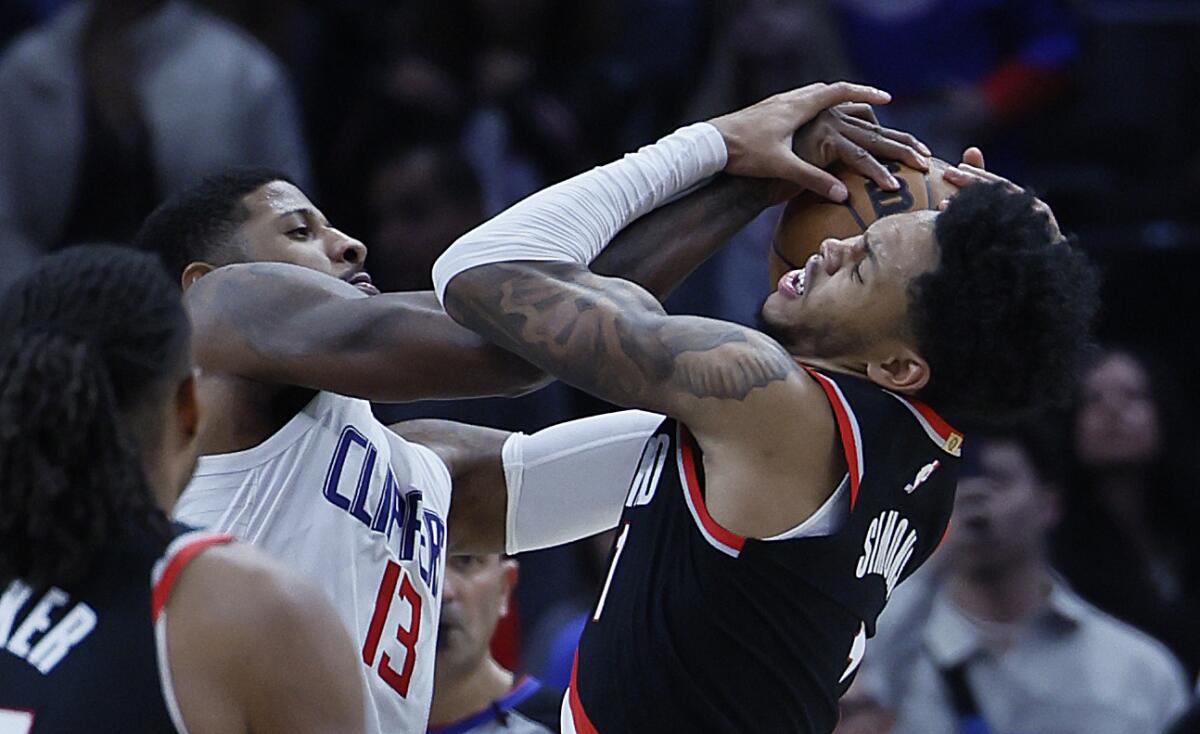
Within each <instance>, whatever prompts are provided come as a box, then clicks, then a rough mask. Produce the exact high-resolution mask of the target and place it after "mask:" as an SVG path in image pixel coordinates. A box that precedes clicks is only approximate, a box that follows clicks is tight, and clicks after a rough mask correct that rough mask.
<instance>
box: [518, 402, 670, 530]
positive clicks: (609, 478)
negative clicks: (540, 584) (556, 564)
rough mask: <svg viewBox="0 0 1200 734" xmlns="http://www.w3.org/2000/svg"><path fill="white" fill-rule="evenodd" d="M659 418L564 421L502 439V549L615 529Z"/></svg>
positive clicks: (630, 415) (634, 414)
mask: <svg viewBox="0 0 1200 734" xmlns="http://www.w3.org/2000/svg"><path fill="white" fill-rule="evenodd" d="M662 422H663V416H661V415H656V414H654V413H647V412H646V411H644V410H623V411H620V412H618V413H608V414H605V415H598V416H593V417H591V418H583V419H580V420H574V421H568V422H566V423H560V424H558V425H556V426H551V427H550V428H546V429H544V430H541V431H538V432H537V433H534V434H532V435H528V436H527V435H525V434H523V433H514V434H512V435H511V436H509V437H508V440H506V441H505V442H504V449H503V452H502V457H503V460H504V480H505V483H506V484H507V485H508V512H507V516H506V519H505V540H504V545H505V552H507V553H510V554H512V553H521V552H523V551H530V550H537V549H539V548H548V547H550V546H553V545H560V544H562V543H569V542H571V541H573V540H579V539H580V538H586V537H588V536H589V535H595V534H596V533H599V532H601V531H604V530H608V529H610V528H614V527H616V525H617V522H618V521H619V520H620V519H621V510H622V508H623V507H624V505H625V495H626V494H627V493H628V492H629V487H630V485H631V484H632V482H633V476H634V474H635V473H636V472H637V469H638V465H639V464H640V463H641V457H642V451H643V449H644V448H645V446H646V440H647V439H648V438H650V437H651V436H652V435H654V431H655V430H657V429H658V427H659V426H660V425H662Z"/></svg>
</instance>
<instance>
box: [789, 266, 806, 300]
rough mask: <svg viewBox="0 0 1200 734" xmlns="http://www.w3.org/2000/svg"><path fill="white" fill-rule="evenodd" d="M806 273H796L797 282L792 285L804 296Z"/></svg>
mask: <svg viewBox="0 0 1200 734" xmlns="http://www.w3.org/2000/svg"><path fill="white" fill-rule="evenodd" d="M804 274H805V273H804V271H803V270H801V271H800V272H798V273H796V281H795V282H794V283H792V287H793V288H795V289H796V293H798V294H799V295H804Z"/></svg>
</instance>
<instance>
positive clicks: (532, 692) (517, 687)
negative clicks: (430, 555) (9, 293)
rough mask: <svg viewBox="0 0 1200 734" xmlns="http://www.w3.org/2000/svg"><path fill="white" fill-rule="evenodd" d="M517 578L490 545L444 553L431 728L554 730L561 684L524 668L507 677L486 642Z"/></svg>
mask: <svg viewBox="0 0 1200 734" xmlns="http://www.w3.org/2000/svg"><path fill="white" fill-rule="evenodd" d="M516 583H517V562H516V561H515V560H511V559H505V558H502V557H501V556H499V555H497V554H495V553H489V554H484V555H461V556H453V557H451V558H450V559H449V560H447V561H446V587H445V592H444V594H443V597H442V619H441V624H440V625H439V626H438V639H437V668H436V670H435V672H434V678H433V706H432V707H431V708H430V712H429V724H430V726H429V732H430V734H468V732H469V733H470V734H501V733H502V732H514V734H518V733H519V734H546V732H557V731H558V705H559V703H560V702H561V701H562V689H561V688H560V689H558V690H553V689H550V688H545V687H543V686H542V684H541V682H540V681H538V680H536V679H535V678H530V677H529V676H522V677H521V678H520V679H519V680H514V677H513V674H512V673H511V672H510V671H508V670H505V669H504V668H503V667H501V666H500V664H499V663H497V662H496V661H495V659H493V658H492V656H491V653H490V652H489V649H488V648H489V644H490V643H491V640H492V634H493V633H494V632H495V631H496V623H497V622H499V621H500V618H501V617H503V616H504V615H505V614H506V613H507V610H508V605H509V599H510V598H511V596H512V590H513V587H514V586H515V585H516Z"/></svg>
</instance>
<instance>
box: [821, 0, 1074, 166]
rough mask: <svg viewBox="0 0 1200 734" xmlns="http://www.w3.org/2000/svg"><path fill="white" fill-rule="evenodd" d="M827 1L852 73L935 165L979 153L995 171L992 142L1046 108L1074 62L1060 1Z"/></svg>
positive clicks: (996, 150) (1068, 21) (1001, 153)
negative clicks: (878, 91)
mask: <svg viewBox="0 0 1200 734" xmlns="http://www.w3.org/2000/svg"><path fill="white" fill-rule="evenodd" d="M833 1H834V6H835V8H836V10H837V14H838V19H839V21H840V24H841V35H842V39H843V41H844V43H845V44H846V49H847V51H848V53H849V55H850V60H851V63H852V65H853V66H854V67H855V68H856V69H857V72H858V74H859V75H861V77H862V80H863V81H866V82H868V83H871V84H875V85H878V86H880V87H882V88H883V89H886V90H888V91H889V92H891V93H892V94H893V95H894V96H895V100H894V101H893V102H892V104H891V105H889V106H888V107H887V110H886V115H887V120H888V122H889V123H890V124H891V125H892V126H894V127H899V128H903V129H908V130H910V131H911V132H913V133H914V134H916V135H917V136H918V137H921V138H922V139H923V140H924V141H925V142H926V143H927V144H928V145H929V146H930V147H932V148H933V151H934V153H935V154H937V155H939V156H941V157H943V158H952V159H955V160H957V156H958V154H959V153H960V152H961V151H962V150H963V148H964V147H965V146H966V145H974V144H979V145H985V146H988V147H985V150H988V152H989V159H988V160H989V162H991V163H992V165H993V166H995V165H996V164H997V163H1001V162H1002V161H1001V160H999V159H1001V158H1002V157H1007V155H1010V154H1011V153H1012V151H1011V150H1006V149H1005V147H1004V146H1003V145H1002V144H999V141H997V140H996V138H995V133H997V132H998V131H1000V130H1001V129H1003V128H1007V127H1010V126H1011V125H1012V124H1013V123H1016V122H1019V121H1022V120H1027V119H1028V117H1029V115H1030V114H1032V113H1035V112H1038V111H1040V110H1041V109H1043V108H1044V107H1046V105H1047V104H1049V103H1050V102H1052V101H1054V99H1055V98H1056V97H1057V96H1058V95H1059V94H1060V93H1061V92H1062V91H1063V90H1064V89H1065V87H1066V86H1067V81H1068V65H1069V64H1070V63H1071V61H1072V60H1073V59H1074V58H1075V57H1076V55H1077V54H1078V52H1079V39H1078V36H1077V32H1076V29H1075V25H1074V18H1073V15H1072V13H1071V12H1070V7H1069V6H1068V5H1067V4H1066V3H1065V2H1064V1H1063V0H908V1H907V2H897V0H833ZM1005 162H1007V161H1005ZM1000 169H1001V170H1006V171H1008V172H1009V173H1010V174H1011V173H1013V171H1012V166H1011V165H1001V166H1000Z"/></svg>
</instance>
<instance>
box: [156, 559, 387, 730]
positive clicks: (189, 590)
mask: <svg viewBox="0 0 1200 734" xmlns="http://www.w3.org/2000/svg"><path fill="white" fill-rule="evenodd" d="M167 614H168V631H167V637H168V649H169V650H170V665H171V670H172V675H173V678H174V680H175V683H176V685H175V691H176V695H177V697H178V700H179V706H180V711H181V712H182V714H183V717H184V721H185V723H187V724H188V728H189V730H192V731H197V732H199V731H210V732H226V731H239V732H240V731H246V729H247V728H248V729H249V730H251V731H257V732H283V731H288V732H309V731H312V732H316V731H348V732H357V731H361V730H362V726H363V723H362V717H363V702H362V690H361V684H360V682H359V675H358V672H357V665H356V662H355V656H354V651H353V643H352V642H351V640H350V636H349V633H348V632H347V630H346V629H345V627H344V626H343V624H342V622H341V620H340V619H339V618H338V615H337V613H336V612H335V611H334V608H333V606H332V604H331V602H330V600H329V599H328V598H326V597H325V595H324V594H323V593H322V592H321V591H320V590H319V589H317V588H316V587H315V586H313V585H312V584H310V583H309V582H308V581H307V580H305V579H303V578H302V577H301V576H300V575H299V574H297V573H295V572H293V571H291V570H289V569H288V568H286V567H284V566H283V565H282V564H280V563H278V562H277V561H274V560H273V559H271V558H270V557H268V556H267V555H266V554H264V553H262V552H261V551H259V550H257V549H255V548H252V547H250V546H248V545H243V544H230V545H223V546H213V547H211V548H208V549H206V550H205V551H204V552H203V553H201V554H200V555H199V556H197V557H196V558H194V559H193V560H192V561H191V562H190V563H189V564H188V566H187V567H186V568H185V569H184V571H183V573H182V574H181V576H180V578H179V581H178V582H177V584H176V588H175V589H174V591H173V593H172V594H171V598H170V600H169V601H168V603H167Z"/></svg>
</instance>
